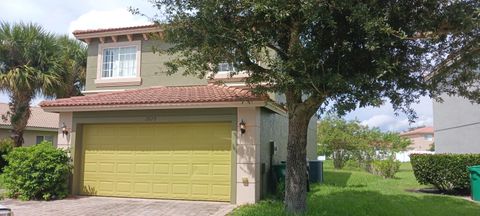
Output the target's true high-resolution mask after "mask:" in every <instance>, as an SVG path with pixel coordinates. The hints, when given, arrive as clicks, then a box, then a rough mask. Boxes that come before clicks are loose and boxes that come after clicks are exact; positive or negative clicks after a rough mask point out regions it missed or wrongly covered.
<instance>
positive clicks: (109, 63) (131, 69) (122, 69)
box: [102, 46, 137, 78]
mask: <svg viewBox="0 0 480 216" xmlns="http://www.w3.org/2000/svg"><path fill="white" fill-rule="evenodd" d="M103 55H104V56H103V64H102V67H103V70H102V77H107V78H110V77H135V76H136V75H137V71H136V68H137V67H136V65H137V62H136V61H137V47H135V46H130V47H118V48H106V49H104V50H103Z"/></svg>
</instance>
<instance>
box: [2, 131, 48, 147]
mask: <svg viewBox="0 0 480 216" xmlns="http://www.w3.org/2000/svg"><path fill="white" fill-rule="evenodd" d="M37 136H53V145H57V132H55V131H41V130H26V131H25V132H24V134H23V139H24V144H23V146H32V145H35V144H36V141H37ZM5 138H10V129H3V128H2V129H0V139H5Z"/></svg>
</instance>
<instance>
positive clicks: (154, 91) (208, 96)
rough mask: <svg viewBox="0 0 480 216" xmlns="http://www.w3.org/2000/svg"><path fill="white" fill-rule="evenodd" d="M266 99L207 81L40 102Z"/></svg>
mask: <svg viewBox="0 0 480 216" xmlns="http://www.w3.org/2000/svg"><path fill="white" fill-rule="evenodd" d="M266 100H268V97H263V96H256V95H254V94H253V93H252V92H251V91H250V90H248V89H241V88H235V87H226V86H220V85H214V84H208V85H201V86H171V87H152V88H146V89H136V90H125V91H118V92H110V93H98V94H93V95H86V96H78V97H72V98H66V99H57V100H53V101H43V102H42V103H40V106H41V107H73V106H102V105H140V104H159V105H161V104H182V103H211V102H241V101H266Z"/></svg>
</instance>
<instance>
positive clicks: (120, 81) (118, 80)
mask: <svg viewBox="0 0 480 216" xmlns="http://www.w3.org/2000/svg"><path fill="white" fill-rule="evenodd" d="M127 46H135V47H136V61H137V68H136V77H124V78H122V77H115V78H110V77H102V67H103V50H104V49H107V48H118V47H127ZM141 60H142V41H141V40H136V41H125V42H114V43H101V44H98V56H97V78H96V79H95V81H94V83H95V85H96V86H98V87H103V86H130V85H140V84H141V83H142V78H141V74H140V72H141V70H140V69H141Z"/></svg>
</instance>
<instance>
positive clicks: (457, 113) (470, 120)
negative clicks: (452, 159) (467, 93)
mask: <svg viewBox="0 0 480 216" xmlns="http://www.w3.org/2000/svg"><path fill="white" fill-rule="evenodd" d="M442 99H443V100H444V101H443V103H439V102H435V101H434V102H433V117H434V118H433V126H434V128H435V152H437V153H476V154H478V153H480V105H479V104H472V103H471V102H470V101H469V100H467V99H465V98H463V97H449V96H446V95H444V96H442Z"/></svg>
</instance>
